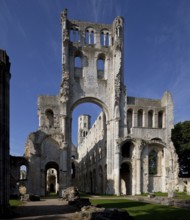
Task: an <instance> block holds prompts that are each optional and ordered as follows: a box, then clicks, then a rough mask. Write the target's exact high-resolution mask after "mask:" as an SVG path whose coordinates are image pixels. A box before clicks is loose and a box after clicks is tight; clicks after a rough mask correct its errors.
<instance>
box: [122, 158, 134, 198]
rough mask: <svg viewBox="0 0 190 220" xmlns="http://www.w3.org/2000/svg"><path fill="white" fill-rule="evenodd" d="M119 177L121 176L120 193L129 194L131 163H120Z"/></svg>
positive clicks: (130, 191)
mask: <svg viewBox="0 0 190 220" xmlns="http://www.w3.org/2000/svg"><path fill="white" fill-rule="evenodd" d="M120 178H121V194H122V195H131V193H132V187H131V165H130V164H129V163H127V162H125V163H122V164H121V168H120Z"/></svg>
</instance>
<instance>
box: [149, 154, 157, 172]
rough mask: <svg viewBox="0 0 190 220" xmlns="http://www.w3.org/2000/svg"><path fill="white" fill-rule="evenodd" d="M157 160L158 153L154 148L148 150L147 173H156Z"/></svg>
mask: <svg viewBox="0 0 190 220" xmlns="http://www.w3.org/2000/svg"><path fill="white" fill-rule="evenodd" d="M157 162H158V155H157V152H156V151H155V150H152V151H150V153H149V155H148V166H149V174H151V175H155V174H157V168H158V165H157Z"/></svg>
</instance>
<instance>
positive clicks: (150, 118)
mask: <svg viewBox="0 0 190 220" xmlns="http://www.w3.org/2000/svg"><path fill="white" fill-rule="evenodd" d="M148 127H149V128H152V127H153V111H152V110H150V111H149V112H148Z"/></svg>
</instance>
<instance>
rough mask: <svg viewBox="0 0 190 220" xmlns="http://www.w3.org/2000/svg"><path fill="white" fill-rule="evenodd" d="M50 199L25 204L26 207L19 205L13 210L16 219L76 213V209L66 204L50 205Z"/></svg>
mask: <svg viewBox="0 0 190 220" xmlns="http://www.w3.org/2000/svg"><path fill="white" fill-rule="evenodd" d="M51 201H52V199H50V200H49V202H48V204H46V203H47V200H44V201H43V200H42V201H40V202H27V205H21V206H17V207H15V208H14V213H15V217H16V218H20V217H22V218H23V217H32V216H46V218H47V217H48V215H60V214H71V213H74V212H76V211H77V210H76V208H74V207H72V206H69V205H67V204H62V203H61V204H58V205H56V204H51Z"/></svg>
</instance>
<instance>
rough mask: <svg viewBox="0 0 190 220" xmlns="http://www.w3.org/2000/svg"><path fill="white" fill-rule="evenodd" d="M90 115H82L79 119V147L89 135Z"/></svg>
mask: <svg viewBox="0 0 190 220" xmlns="http://www.w3.org/2000/svg"><path fill="white" fill-rule="evenodd" d="M90 119H91V116H90V115H80V116H79V118H78V145H79V144H80V143H82V141H83V139H84V138H85V137H86V135H87V134H88V131H89V129H90Z"/></svg>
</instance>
